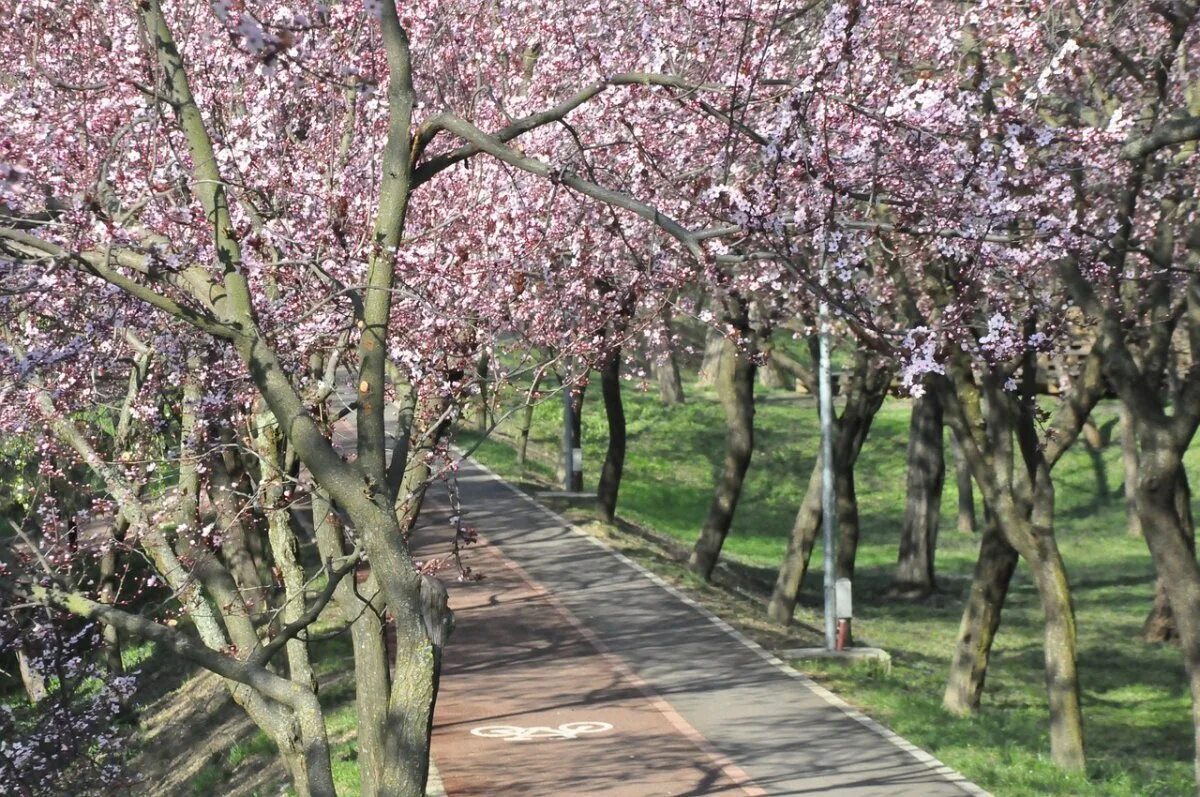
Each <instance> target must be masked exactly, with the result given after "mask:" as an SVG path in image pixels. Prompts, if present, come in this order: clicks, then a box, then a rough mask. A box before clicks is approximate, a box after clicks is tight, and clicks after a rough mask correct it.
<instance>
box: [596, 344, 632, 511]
mask: <svg viewBox="0 0 1200 797" xmlns="http://www.w3.org/2000/svg"><path fill="white" fill-rule="evenodd" d="M600 391H601V393H602V394H603V396H604V414H605V417H606V418H607V419H608V451H607V453H606V454H605V455H604V467H603V468H602V469H601V471H600V485H599V487H597V488H596V503H597V506H598V508H599V510H600V517H601V518H602V519H603V520H604V522H606V523H612V522H613V520H614V519H615V518H616V516H617V493H618V492H619V491H620V489H621V476H622V474H623V473H624V471H625V407H624V405H623V404H622V402H621V351H620V349H618V350H616V351H614V352H612V353H611V354H609V355H608V357H607V359H606V360H605V361H604V364H603V365H602V366H601V370H600Z"/></svg>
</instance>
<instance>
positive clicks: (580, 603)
mask: <svg viewBox="0 0 1200 797" xmlns="http://www.w3.org/2000/svg"><path fill="white" fill-rule="evenodd" d="M458 489H459V497H460V502H461V506H462V507H463V509H464V510H465V512H466V515H465V519H466V521H467V523H468V524H469V525H471V526H473V527H474V528H475V529H477V530H478V532H479V534H480V543H479V544H478V545H476V546H472V547H471V548H469V549H467V550H466V552H465V554H464V561H465V563H466V564H467V565H468V566H470V567H471V568H472V569H473V570H474V571H475V572H478V573H482V574H484V576H485V578H484V579H483V580H481V581H474V582H461V583H460V582H453V583H449V584H448V585H447V586H448V588H449V591H450V605H451V608H452V609H454V611H455V615H456V627H455V630H454V633H453V635H452V636H451V638H450V642H449V644H448V645H447V647H446V650H445V656H444V666H443V673H442V681H441V692H440V695H439V697H438V704H437V710H436V713H435V719H434V739H433V758H434V760H435V761H436V763H437V767H438V770H439V771H440V773H441V778H442V781H443V784H444V788H445V792H446V794H447V795H449V797H468V796H470V797H475V796H478V797H510V796H511V797H518V796H519V797H551V796H552V795H553V796H554V797H560V796H561V797H568V796H569V795H589V796H591V795H597V796H599V795H606V796H608V795H611V797H651V795H836V796H837V797H875V796H877V797H952V796H953V797H960V796H961V795H976V797H981V796H985V795H986V794H987V793H986V792H984V791H983V790H982V789H980V788H979V787H977V786H975V785H974V784H972V783H970V782H969V781H967V780H966V779H965V778H963V777H962V776H961V775H959V774H958V773H956V772H954V771H953V770H951V769H949V768H948V767H946V766H944V765H943V764H941V763H940V762H939V761H937V760H936V759H934V758H932V757H931V756H929V755H928V754H927V753H924V752H923V751H921V750H919V749H917V748H916V747H914V746H913V745H911V744H909V743H908V742H906V741H905V740H903V739H901V738H900V737H898V736H896V735H895V734H893V733H891V732H890V731H888V730H886V729H885V728H883V727H882V726H880V725H878V724H877V723H875V722H874V721H872V720H870V719H868V718H867V717H865V716H863V715H862V714H861V713H859V712H857V711H855V710H854V709H852V708H851V707H850V706H848V705H846V704H845V703H844V702H842V701H841V700H839V699H838V698H837V697H836V696H834V695H832V694H831V693H829V692H828V691H826V690H824V689H823V688H821V687H820V686H818V685H817V684H816V683H814V682H813V681H812V680H810V679H809V678H807V677H806V676H804V675H802V674H801V673H799V672H797V671H796V670H793V669H792V668H790V667H788V666H787V665H786V664H784V663H783V662H782V661H780V660H779V659H777V658H775V657H774V656H772V655H771V654H770V653H768V652H767V651H765V650H763V649H762V648H761V647H759V646H757V645H756V644H755V643H753V642H752V641H750V640H748V639H746V638H745V637H743V636H742V635H741V634H739V633H738V632H737V631H735V630H734V629H733V628H732V627H730V626H728V625H727V624H725V623H724V622H722V621H721V620H719V619H717V618H716V617H715V616H713V615H712V614H711V613H709V612H707V611H706V610H704V609H703V608H702V607H700V606H699V605H697V604H695V603H694V602H693V601H691V600H690V599H689V598H687V597H686V596H684V595H682V594H681V593H679V592H678V591H677V590H675V589H674V588H672V587H670V586H669V585H667V584H666V583H665V582H663V581H662V580H661V579H659V578H658V577H657V576H654V575H653V574H651V573H649V572H648V571H646V570H644V569H643V568H641V567H640V566H639V565H637V564H636V563H634V562H632V561H631V560H629V559H628V558H626V557H624V556H623V555H621V554H619V553H616V552H615V551H613V550H611V549H610V548H608V547H607V546H606V545H604V544H603V543H602V542H600V541H599V540H596V539H595V538H593V537H590V536H588V535H587V534H585V533H583V532H582V531H579V530H577V529H575V528H574V527H572V526H571V525H570V524H569V523H568V522H567V521H565V520H564V519H563V518H562V517H560V516H559V515H557V514H555V513H553V512H550V511H549V510H547V509H545V508H543V507H541V506H540V505H539V504H537V503H536V502H535V501H533V500H532V499H531V498H529V497H528V496H526V495H524V494H523V493H521V492H519V491H518V490H516V489H515V488H513V487H511V486H510V485H508V484H506V483H505V482H503V481H502V480H500V479H499V478H498V477H496V476H494V475H493V474H491V473H490V472H489V471H487V470H486V469H484V468H483V467H482V466H480V465H478V464H476V463H474V462H472V461H470V460H464V461H463V462H462V464H461V468H460V470H459V474H458ZM447 511H448V510H446V509H444V508H441V507H438V506H437V505H436V504H434V505H431V506H429V508H428V513H427V517H429V519H430V520H433V521H434V522H436V515H437V514H438V513H442V514H445V512H447ZM430 516H432V517H430ZM443 528H444V526H443ZM425 536H426V535H425V534H422V533H421V532H418V533H417V537H416V542H417V544H418V550H417V554H418V555H421V553H422V551H421V550H420V549H421V540H422V539H423V538H425ZM429 539H430V540H431V545H433V544H434V542H433V541H434V535H433V534H431V535H429ZM443 546H444V543H443ZM428 550H429V552H430V553H435V552H436V548H435V547H430V548H429V549H428ZM442 550H443V551H444V547H443V548H442Z"/></svg>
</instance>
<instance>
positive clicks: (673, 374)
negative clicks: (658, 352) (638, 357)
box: [654, 311, 684, 407]
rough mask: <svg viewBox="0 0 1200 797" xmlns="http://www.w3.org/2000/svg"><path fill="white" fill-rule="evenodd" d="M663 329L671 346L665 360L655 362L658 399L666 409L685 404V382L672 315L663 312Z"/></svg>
mask: <svg viewBox="0 0 1200 797" xmlns="http://www.w3.org/2000/svg"><path fill="white" fill-rule="evenodd" d="M662 322H663V329H664V330H665V331H666V333H667V335H666V337H667V342H668V344H669V346H668V348H667V351H666V352H665V354H666V356H665V358H664V359H663V360H662V361H661V362H659V361H655V365H654V371H655V375H656V376H657V377H658V397H659V400H660V401H662V404H663V406H664V407H673V406H675V405H676V404H683V403H684V396H683V380H682V379H681V378H680V376H679V358H678V357H676V356H675V340H674V337H675V336H674V333H673V332H672V329H671V314H670V313H669V312H667V311H663V314H662Z"/></svg>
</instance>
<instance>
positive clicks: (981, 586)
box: [942, 507, 1017, 715]
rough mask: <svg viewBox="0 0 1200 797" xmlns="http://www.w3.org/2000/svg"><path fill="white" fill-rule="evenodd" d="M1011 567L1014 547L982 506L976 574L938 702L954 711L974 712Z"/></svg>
mask: <svg viewBox="0 0 1200 797" xmlns="http://www.w3.org/2000/svg"><path fill="white" fill-rule="evenodd" d="M1016 569H1017V551H1016V549H1015V548H1013V547H1012V546H1011V545H1009V544H1008V541H1007V540H1005V539H1004V535H1003V533H1002V532H1001V531H1000V524H999V522H998V521H997V520H996V517H995V515H994V514H992V512H990V511H989V510H988V509H987V508H986V507H985V508H984V525H983V538H982V539H981V540H980V544H979V558H978V559H977V560H976V562H975V576H974V578H973V579H972V580H971V593H970V595H969V596H968V597H967V605H966V607H965V608H964V609H963V616H962V622H960V623H959V626H958V641H957V642H956V643H955V645H954V655H953V657H952V658H951V660H950V677H949V679H948V680H947V682H946V691H945V693H944V694H943V696H942V705H943V706H945V708H946V710H947V711H950V712H951V713H953V714H958V715H965V714H970V713H973V712H975V711H978V710H979V700H980V697H981V696H982V694H983V683H984V680H985V679H986V677H987V668H988V660H989V658H990V657H991V653H992V642H993V641H994V640H995V638H996V631H997V630H998V629H999V628H1000V613H1001V611H1002V610H1003V609H1004V600H1005V598H1006V597H1007V596H1008V585H1009V584H1010V583H1012V577H1013V573H1014V572H1015V571H1016Z"/></svg>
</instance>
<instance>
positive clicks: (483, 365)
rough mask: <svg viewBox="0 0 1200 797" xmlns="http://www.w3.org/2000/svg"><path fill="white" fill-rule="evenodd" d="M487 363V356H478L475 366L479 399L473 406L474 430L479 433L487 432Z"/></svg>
mask: <svg viewBox="0 0 1200 797" xmlns="http://www.w3.org/2000/svg"><path fill="white" fill-rule="evenodd" d="M488 366H489V362H488V356H487V354H481V355H480V356H479V362H477V363H476V364H475V376H476V379H477V380H478V383H479V398H478V400H477V402H476V404H475V429H476V430H477V431H480V432H486V431H487V430H488V422H489V420H490V418H489V412H488V401H489V399H488V370H489V367H488Z"/></svg>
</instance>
